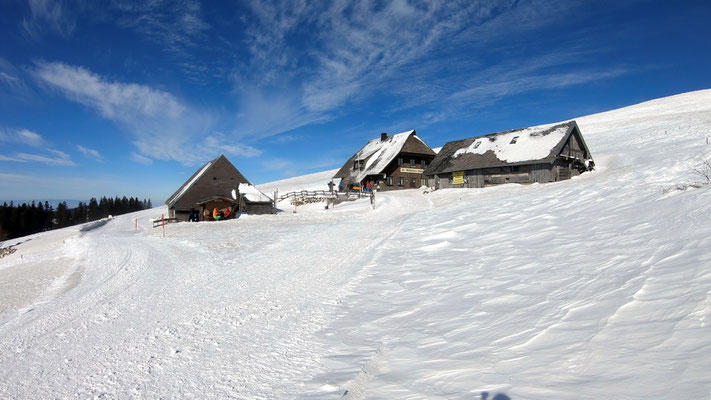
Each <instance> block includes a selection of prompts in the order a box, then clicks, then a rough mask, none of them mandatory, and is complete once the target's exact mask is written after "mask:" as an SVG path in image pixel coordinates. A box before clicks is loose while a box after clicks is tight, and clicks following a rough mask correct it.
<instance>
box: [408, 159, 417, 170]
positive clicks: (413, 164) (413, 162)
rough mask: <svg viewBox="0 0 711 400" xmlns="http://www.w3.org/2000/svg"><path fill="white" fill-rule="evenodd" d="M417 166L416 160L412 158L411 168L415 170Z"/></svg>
mask: <svg viewBox="0 0 711 400" xmlns="http://www.w3.org/2000/svg"><path fill="white" fill-rule="evenodd" d="M415 165H417V163H415V159H414V158H411V159H410V168H415Z"/></svg>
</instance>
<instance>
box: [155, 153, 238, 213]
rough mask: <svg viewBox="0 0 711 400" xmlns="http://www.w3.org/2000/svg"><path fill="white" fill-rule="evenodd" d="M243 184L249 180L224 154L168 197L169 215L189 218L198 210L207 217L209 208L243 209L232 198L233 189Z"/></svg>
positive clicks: (234, 210) (210, 162)
mask: <svg viewBox="0 0 711 400" xmlns="http://www.w3.org/2000/svg"><path fill="white" fill-rule="evenodd" d="M240 183H249V181H248V180H247V179H246V178H245V177H244V176H243V175H242V174H241V173H240V172H239V171H238V170H237V168H235V166H234V165H232V163H231V162H230V161H229V160H228V159H227V158H226V157H225V156H224V155H222V154H221V155H220V156H219V157H217V158H215V159H214V160H211V161H208V162H207V163H206V164H205V165H203V166H202V167H200V168H199V169H198V170H197V171H195V173H194V174H193V175H192V176H191V177H190V179H188V180H187V181H186V182H185V183H184V184H183V185H182V186H181V187H180V188H179V189H178V190H177V191H176V192H175V193H173V195H172V196H170V197H169V198H168V200H167V201H166V202H165V204H166V205H168V216H169V217H170V218H177V220H178V221H187V220H188V218H189V217H190V212H191V210H197V211H198V212H199V215H200V219H201V220H203V219H204V215H205V210H206V209H207V210H212V209H213V208H214V207H217V208H218V209H222V208H226V207H231V210H232V212H236V211H239V210H238V203H237V202H236V201H234V200H233V199H231V192H232V190H233V189H234V188H236V187H238V186H239V184H240ZM218 206H219V207H218Z"/></svg>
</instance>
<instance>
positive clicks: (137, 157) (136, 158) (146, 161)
mask: <svg viewBox="0 0 711 400" xmlns="http://www.w3.org/2000/svg"><path fill="white" fill-rule="evenodd" d="M129 158H130V159H131V161H133V162H135V163H139V164H143V165H151V164H153V160H152V159H150V158H148V157H146V156H144V155H141V154H138V153H136V152H131V156H130V157H129Z"/></svg>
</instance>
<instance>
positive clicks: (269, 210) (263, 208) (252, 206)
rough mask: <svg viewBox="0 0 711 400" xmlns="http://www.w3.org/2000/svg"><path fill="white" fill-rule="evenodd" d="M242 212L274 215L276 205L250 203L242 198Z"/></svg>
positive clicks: (240, 206) (260, 202)
mask: <svg viewBox="0 0 711 400" xmlns="http://www.w3.org/2000/svg"><path fill="white" fill-rule="evenodd" d="M239 208H240V211H242V212H244V213H247V214H274V213H275V211H276V210H275V208H274V203H273V202H271V201H249V200H247V198H245V197H241V198H240V201H239Z"/></svg>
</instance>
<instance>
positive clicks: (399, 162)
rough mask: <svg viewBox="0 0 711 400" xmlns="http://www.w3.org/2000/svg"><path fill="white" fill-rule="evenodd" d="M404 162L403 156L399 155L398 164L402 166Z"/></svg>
mask: <svg viewBox="0 0 711 400" xmlns="http://www.w3.org/2000/svg"><path fill="white" fill-rule="evenodd" d="M403 163H404V161H403V160H402V157H398V158H397V165H398V166H401V165H402V164H403Z"/></svg>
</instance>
